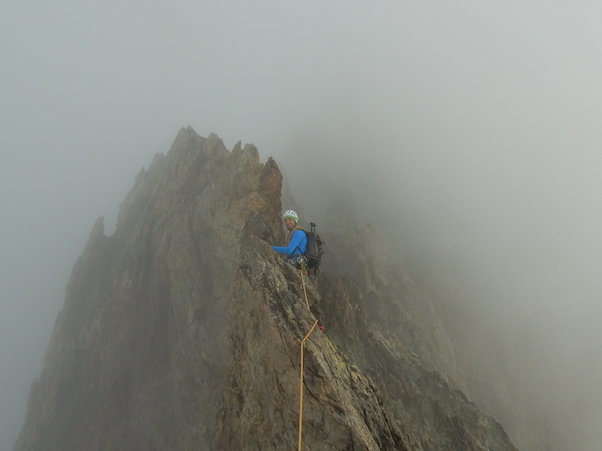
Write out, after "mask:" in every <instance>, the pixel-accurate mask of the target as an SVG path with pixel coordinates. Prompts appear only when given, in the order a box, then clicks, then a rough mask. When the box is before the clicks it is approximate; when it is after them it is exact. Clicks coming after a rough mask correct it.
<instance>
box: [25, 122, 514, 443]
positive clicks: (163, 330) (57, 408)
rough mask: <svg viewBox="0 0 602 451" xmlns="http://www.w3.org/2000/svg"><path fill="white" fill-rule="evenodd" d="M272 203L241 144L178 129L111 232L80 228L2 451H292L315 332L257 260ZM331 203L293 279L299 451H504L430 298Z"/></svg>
mask: <svg viewBox="0 0 602 451" xmlns="http://www.w3.org/2000/svg"><path fill="white" fill-rule="evenodd" d="M281 188H282V175H281V172H280V170H279V169H278V167H277V165H276V163H275V162H274V161H273V160H272V159H269V160H268V161H267V162H266V163H265V164H262V163H261V162H260V159H259V155H258V152H257V149H256V148H255V147H254V146H253V145H246V146H245V147H244V148H242V146H241V144H240V143H238V144H237V145H236V146H235V147H234V149H233V150H232V151H228V150H227V149H226V148H225V147H224V145H223V143H222V142H221V140H220V139H219V138H218V137H217V136H215V135H211V136H209V138H206V139H205V138H202V137H200V136H199V135H197V134H196V133H195V132H194V130H192V129H191V128H190V127H189V128H187V129H182V130H181V131H180V133H179V134H178V136H177V138H176V140H175V141H174V143H173V145H172V148H171V150H170V151H169V152H168V153H167V154H166V155H165V156H163V155H157V156H156V157H155V159H154V161H153V163H152V164H151V165H150V167H149V168H148V170H146V171H141V172H140V174H138V176H137V178H136V181H135V184H134V187H133V189H132V190H131V191H130V193H129V194H128V196H127V197H126V199H125V201H124V203H123V204H122V206H121V210H120V215H119V220H118V224H117V228H116V231H115V233H114V234H113V235H112V236H106V235H105V234H104V231H103V222H102V218H100V219H99V220H98V221H97V222H96V224H95V225H94V227H93V230H92V232H91V235H90V239H89V241H88V244H87V245H86V247H85V249H84V251H83V254H82V256H81V257H80V258H79V259H78V261H77V263H76V265H75V267H74V269H73V273H72V276H71V278H70V281H69V283H68V286H67V294H66V299H65V305H64V308H63V311H62V312H61V313H60V315H59V317H58V319H57V323H56V327H55V330H54V333H53V336H52V339H51V342H50V345H49V348H48V351H47V354H46V358H45V363H44V369H43V371H42V374H41V375H40V377H39V378H38V380H37V381H35V382H34V383H33V384H32V390H31V394H30V399H29V405H28V412H27V417H26V422H25V426H24V428H23V430H22V433H21V435H20V437H19V440H18V442H17V444H16V446H15V448H14V449H15V451H25V450H65V449H69V450H91V451H97V450H122V449H132V450H153V449H156V450H159V449H161V450H163V449H174V450H176V449H177V450H192V449H195V450H198V449H206V450H232V449H241V450H285V449H296V447H297V421H298V412H299V400H298V399H299V387H298V384H299V343H300V341H301V339H302V338H303V337H304V336H305V334H306V333H307V332H308V331H309V329H310V327H311V325H312V324H313V322H314V321H315V316H314V313H313V312H312V311H311V310H309V309H308V308H307V306H306V304H305V300H304V295H303V289H302V288H303V287H302V285H303V284H302V281H301V278H300V274H299V273H298V272H297V271H295V270H294V269H293V268H292V267H290V266H289V265H287V264H285V263H283V261H282V260H281V258H280V257H279V256H278V255H276V254H275V253H274V252H272V251H271V248H270V244H271V243H281V242H282V241H283V239H284V236H283V230H282V226H281V220H280V212H281V210H282V204H281ZM331 195H332V196H335V195H336V194H335V193H332V194H331ZM332 200H333V202H332V203H331V205H330V207H329V208H331V209H332V208H338V209H339V210H338V211H336V217H337V218H339V219H341V218H344V220H343V221H340V222H332V223H326V224H325V227H324V228H323V230H328V239H327V242H328V245H329V247H328V252H329V254H328V258H329V260H328V263H327V264H325V268H324V271H323V272H322V273H320V274H319V275H318V276H317V277H312V278H311V279H310V280H305V287H306V288H307V289H308V291H309V293H310V298H311V302H312V303H313V302H315V303H316V304H317V305H319V306H320V309H321V316H322V321H323V322H324V323H325V324H326V325H327V328H328V329H327V333H325V334H323V333H321V332H319V331H317V332H314V333H312V334H311V336H310V337H309V339H308V341H307V342H306V351H305V352H306V353H305V371H304V375H305V402H304V423H303V425H304V426H303V446H304V449H315V450H319V449H324V450H327V449H332V450H463V451H465V450H514V449H516V448H515V447H514V446H513V445H512V443H510V441H509V439H508V437H507V436H506V434H505V432H504V431H503V429H502V428H501V426H500V425H499V424H498V423H497V422H496V421H495V420H493V419H492V418H490V417H488V416H486V415H484V414H483V413H481V412H480V411H479V409H478V408H477V407H476V406H475V405H474V404H472V403H471V402H470V401H468V400H467V398H466V397H465V396H464V395H463V393H462V391H461V390H462V389H463V388H464V381H463V379H462V376H461V372H460V371H459V370H458V367H457V363H456V358H455V355H454V350H453V346H452V345H451V343H450V341H449V339H448V338H447V336H446V333H445V330H444V328H443V327H442V325H441V322H440V320H439V319H438V316H437V314H436V312H435V311H434V310H433V308H432V307H431V306H430V303H429V301H428V299H425V298H423V297H422V296H420V294H419V293H418V292H417V290H416V289H415V288H414V287H413V284H412V281H411V280H410V279H409V278H408V277H407V276H406V275H405V273H404V271H403V267H401V266H400V265H399V264H398V263H397V262H394V261H392V260H390V257H388V255H387V253H386V251H385V250H384V249H382V252H381V248H380V246H382V245H381V244H379V241H378V238H377V237H376V235H375V234H374V233H371V232H372V231H370V230H368V228H369V227H370V226H369V224H368V223H367V222H366V221H364V220H363V219H362V218H358V217H356V216H354V213H353V210H352V209H349V208H346V206H345V205H346V204H345V203H344V202H340V198H337V199H336V202H334V199H332ZM331 211H332V210H331ZM341 223H344V224H345V226H346V228H345V229H343V228H342V227H341V225H340V224H341Z"/></svg>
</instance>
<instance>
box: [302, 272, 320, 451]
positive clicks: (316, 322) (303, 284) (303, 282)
mask: <svg viewBox="0 0 602 451" xmlns="http://www.w3.org/2000/svg"><path fill="white" fill-rule="evenodd" d="M299 273H300V274H301V283H302V286H303V294H304V295H305V305H307V309H308V310H309V302H308V301H307V291H306V290H305V281H304V280H303V268H301V269H299ZM317 325H318V320H316V321H315V322H314V324H313V326H311V329H309V332H307V334H306V335H305V337H303V340H301V350H300V354H301V359H300V360H301V363H300V365H299V366H300V368H299V446H298V448H297V449H298V451H301V441H302V437H303V371H304V365H303V346H304V345H305V341H306V340H307V339H308V338H309V336H310V335H311V333H312V332H313V331H314V329H315V328H316V326H317Z"/></svg>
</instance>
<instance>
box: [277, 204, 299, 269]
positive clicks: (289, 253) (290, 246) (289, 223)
mask: <svg viewBox="0 0 602 451" xmlns="http://www.w3.org/2000/svg"><path fill="white" fill-rule="evenodd" d="M282 219H284V225H285V226H286V228H287V229H288V230H289V234H288V238H287V245H286V247H282V246H272V249H274V250H275V251H276V252H278V253H279V254H286V261H287V263H290V264H291V265H293V266H296V267H299V266H301V265H302V264H303V263H305V260H306V259H305V256H304V255H303V254H304V253H305V249H306V248H307V236H306V235H305V231H304V230H303V229H302V228H301V227H299V226H298V225H297V223H298V222H299V216H298V215H297V213H295V212H294V211H293V210H286V211H285V212H284V214H283V215H282Z"/></svg>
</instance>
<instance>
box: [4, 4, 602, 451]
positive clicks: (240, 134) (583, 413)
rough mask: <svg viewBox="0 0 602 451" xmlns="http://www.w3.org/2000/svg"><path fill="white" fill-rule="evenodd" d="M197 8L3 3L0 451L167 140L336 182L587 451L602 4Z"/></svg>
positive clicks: (599, 375)
mask: <svg viewBox="0 0 602 451" xmlns="http://www.w3.org/2000/svg"><path fill="white" fill-rule="evenodd" d="M214 3H215V2H198V1H197V2H192V1H178V0H177V1H174V2H172V4H170V5H169V6H165V4H164V2H156V1H154V0H147V1H146V2H142V1H130V2H125V3H124V2H116V1H112V0H106V1H104V2H95V3H94V4H89V3H87V4H85V3H74V2H66V1H61V0H59V1H57V2H53V3H52V4H49V3H48V2H42V1H38V0H32V1H30V2H8V1H5V2H2V3H1V4H0V52H1V53H0V54H1V55H2V70H1V72H0V74H1V76H0V149H1V150H0V151H1V152H2V153H1V155H2V164H1V165H0V171H1V172H0V184H1V187H2V189H1V195H0V209H1V210H0V211H2V213H3V216H2V217H3V221H2V233H1V234H0V249H1V252H0V265H1V272H0V273H1V274H2V283H1V284H0V303H1V304H0V308H1V309H2V314H1V315H0V339H1V340H2V343H3V345H2V346H1V347H0V368H1V371H0V406H1V408H0V449H3V450H10V449H11V448H12V446H13V444H14V442H15V440H16V438H17V435H18V432H19V430H20V428H21V426H22V422H23V419H24V415H25V410H26V403H27V394H28V392H29V386H30V384H31V381H32V380H33V379H34V378H36V377H37V376H38V374H39V372H40V370H41V368H42V359H43V354H44V352H45V349H46V346H47V344H48V340H49V338H50V333H51V331H52V328H53V326H54V320H55V318H56V315H57V314H58V312H59V311H60V309H61V305H62V301H63V297H64V286H65V284H66V282H67V279H68V277H69V274H70V271H71V268H72V266H73V264H74V263H75V260H76V259H77V257H78V256H79V254H80V253H81V251H82V250H83V246H84V244H85V242H86V240H87V237H88V234H89V232H90V230H91V227H92V225H93V223H94V220H95V219H96V217H97V216H101V215H102V216H105V223H106V228H107V232H108V233H111V232H112V230H113V228H114V225H115V221H116V216H117V212H118V206H119V204H120V203H121V202H122V200H123V199H124V197H125V194H126V193H127V191H128V190H129V189H130V187H131V186H132V184H133V180H134V177H135V175H136V173H137V172H138V171H139V170H140V168H141V167H143V166H147V165H148V164H149V163H150V161H151V160H152V156H153V155H154V154H155V153H157V152H165V151H167V150H168V149H169V146H170V143H171V141H172V140H173V138H174V137H175V135H176V133H177V131H178V129H179V128H180V127H182V126H187V125H191V126H192V127H193V128H195V130H196V131H197V132H198V133H199V134H201V135H202V136H208V134H209V133H211V132H215V133H217V134H218V135H219V136H220V137H221V138H222V139H223V140H224V142H225V144H226V146H227V147H228V148H232V147H233V145H234V144H235V143H236V142H237V141H238V140H242V141H243V143H246V142H252V143H254V144H255V145H256V146H257V147H258V148H259V150H260V154H261V156H262V158H263V159H266V158H267V157H268V156H270V155H273V156H274V157H275V158H276V159H277V161H278V162H279V163H281V165H282V166H283V167H284V168H285V170H286V172H287V173H288V174H290V176H291V179H292V180H293V185H294V184H295V183H296V184H297V186H301V185H302V182H303V180H305V181H306V177H309V178H311V177H317V176H319V177H321V178H327V177H332V178H333V179H336V180H340V179H342V180H344V181H346V182H350V183H351V186H352V188H351V189H352V190H353V191H354V192H356V193H357V195H358V199H361V202H364V203H363V204H362V205H364V206H365V208H366V212H367V213H368V214H371V215H373V216H374V220H375V221H377V222H383V223H385V225H386V226H387V227H389V228H390V230H393V231H399V235H395V234H390V235H389V236H390V237H391V240H393V241H395V246H399V249H401V251H400V252H402V253H403V254H404V255H405V256H406V257H407V259H408V260H407V262H406V264H407V266H408V268H409V270H410V271H414V272H416V273H419V272H420V271H419V270H422V269H425V268H428V269H429V271H430V272H429V274H430V277H432V278H433V281H432V283H433V285H445V283H444V282H442V279H444V278H445V277H446V268H448V267H449V266H450V265H454V266H455V267H454V268H453V269H454V271H457V272H458V273H459V274H461V275H462V280H463V282H462V284H463V286H465V287H469V288H470V289H471V290H473V291H472V292H471V295H470V296H467V298H466V299H465V302H467V303H468V304H467V305H469V306H470V308H471V309H472V310H473V311H474V312H476V313H477V314H478V315H482V318H483V321H484V324H495V325H496V326H495V327H493V328H492V333H494V332H495V330H496V329H497V328H499V329H504V330H506V331H512V330H517V331H520V333H524V331H525V330H527V331H528V333H527V334H526V335H525V336H528V337H529V343H526V344H525V346H527V347H529V349H530V351H529V352H530V353H529V354H528V355H529V356H531V357H532V360H531V361H530V362H529V367H528V368H525V372H526V373H525V375H524V376H523V379H524V380H525V383H526V384H528V385H530V386H531V387H532V389H533V390H534V391H536V392H537V393H535V394H534V397H535V398H536V399H542V400H543V401H542V406H543V407H542V408H543V409H558V408H560V407H561V406H565V407H566V406H569V407H570V408H567V410H569V411H570V412H576V413H578V414H579V417H578V418H577V417H575V424H574V425H566V429H567V431H566V434H567V435H570V436H579V437H581V442H580V445H579V446H582V449H584V450H594V449H598V447H599V446H598V445H597V443H599V441H598V440H599V438H600V437H599V436H597V435H596V434H597V433H598V432H597V430H598V429H599V425H600V422H601V420H602V407H601V405H600V401H601V400H602V393H601V392H600V389H599V388H598V385H599V381H600V380H601V379H602V363H601V360H600V353H601V352H602V351H600V349H602V348H601V346H600V344H601V343H600V339H601V334H600V332H599V327H598V321H599V318H600V313H601V310H602V307H600V288H599V278H600V277H599V274H600V272H601V269H602V262H601V258H600V255H601V253H602V238H600V234H599V232H600V230H601V229H602V227H601V226H602V213H601V212H600V207H599V199H600V197H601V195H602V179H601V178H600V169H601V167H602V152H600V148H601V144H602V127H600V122H601V116H602V108H601V107H602V85H601V84H600V80H601V79H602V59H601V58H600V57H599V50H598V48H597V47H598V43H599V42H600V37H601V34H602V32H601V31H600V27H599V23H600V20H601V19H602V6H600V5H599V4H598V3H597V2H574V3H572V4H570V5H569V4H565V3H566V2H539V1H536V2H530V3H529V4H525V3H524V2H518V1H509V2H503V4H489V3H484V2H477V1H471V2H453V3H450V4H448V3H446V2H425V1H422V2H418V1H397V2H393V1H377V2H371V3H368V2H358V1H347V2H342V1H330V2H323V1H322V2H318V1H306V2H298V3H295V4H293V3H292V2H283V1H267V0H266V1H260V2H242V1H226V2H221V3H220V4H219V5H217V4H214ZM308 162H310V163H309V164H308ZM314 163H315V165H316V166H317V167H320V168H321V169H319V170H318V169H316V171H315V173H310V174H306V172H309V171H308V170H307V168H308V167H311V165H313V164H314ZM293 188H294V186H293ZM305 209H306V210H308V209H310V206H308V205H305ZM400 241H403V242H400ZM413 265H415V266H413ZM424 274H425V273H424V272H423V273H422V277H423V278H426V279H427V282H428V277H427V276H425V275H424ZM423 282H424V281H423ZM460 298H462V297H461V296H458V299H460ZM469 298H470V299H469ZM458 299H456V300H458ZM460 301H461V299H460ZM537 357H540V358H541V360H537ZM544 401H545V402H544Z"/></svg>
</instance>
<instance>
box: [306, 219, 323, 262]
mask: <svg viewBox="0 0 602 451" xmlns="http://www.w3.org/2000/svg"><path fill="white" fill-rule="evenodd" d="M309 225H310V227H311V231H310V232H305V235H306V236H307V249H305V254H304V255H305V258H306V259H307V263H306V266H307V269H313V270H314V274H317V272H318V268H319V267H320V263H321V262H322V255H323V254H324V251H323V250H322V245H323V244H324V241H322V238H320V235H318V234H317V233H316V224H314V223H313V222H311V223H310V224H309Z"/></svg>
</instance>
